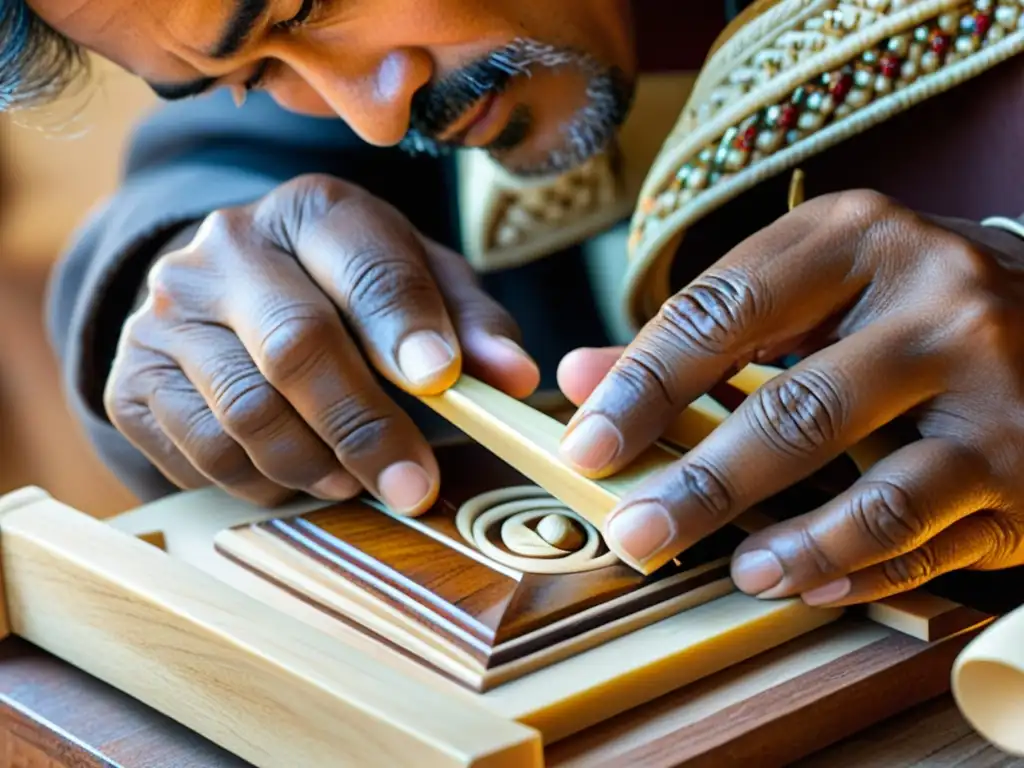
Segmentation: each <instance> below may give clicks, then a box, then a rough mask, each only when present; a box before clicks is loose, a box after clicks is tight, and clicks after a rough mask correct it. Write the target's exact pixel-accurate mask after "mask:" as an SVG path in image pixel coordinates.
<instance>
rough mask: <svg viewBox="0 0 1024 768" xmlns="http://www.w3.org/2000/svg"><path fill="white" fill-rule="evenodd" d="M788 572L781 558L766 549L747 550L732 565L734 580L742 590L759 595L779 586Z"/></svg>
mask: <svg viewBox="0 0 1024 768" xmlns="http://www.w3.org/2000/svg"><path fill="white" fill-rule="evenodd" d="M785 575H786V572H785V571H784V570H782V563H780V562H779V558H777V557H776V556H775V555H773V554H772V553H771V552H769V551H768V550H766V549H758V550H755V551H753V552H747V553H745V554H742V555H740V556H739V557H737V558H736V562H734V563H733V565H732V580H733V583H734V584H736V587H737V588H738V589H739V590H740V591H741V592H746V593H747V594H748V595H759V594H761V593H762V592H767V591H768V590H769V589H771V588H772V587H774V586H777V585H778V583H779V582H780V581H782V578H783V577H784V576H785Z"/></svg>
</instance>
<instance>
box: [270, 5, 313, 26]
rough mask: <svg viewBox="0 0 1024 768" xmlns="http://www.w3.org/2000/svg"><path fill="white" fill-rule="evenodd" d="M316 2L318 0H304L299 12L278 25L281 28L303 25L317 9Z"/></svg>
mask: <svg viewBox="0 0 1024 768" xmlns="http://www.w3.org/2000/svg"><path fill="white" fill-rule="evenodd" d="M316 4H317V0H302V7H301V8H299V12H298V13H297V14H295V16H293V17H292V18H290V19H288V21H283V22H281V23H280V24H279V25H278V27H279V28H280V29H284V30H289V29H295V28H296V27H299V26H302V24H304V23H305V22H306V20H307V19H309V17H310V16H311V15H312V14H313V11H314V10H315V9H316Z"/></svg>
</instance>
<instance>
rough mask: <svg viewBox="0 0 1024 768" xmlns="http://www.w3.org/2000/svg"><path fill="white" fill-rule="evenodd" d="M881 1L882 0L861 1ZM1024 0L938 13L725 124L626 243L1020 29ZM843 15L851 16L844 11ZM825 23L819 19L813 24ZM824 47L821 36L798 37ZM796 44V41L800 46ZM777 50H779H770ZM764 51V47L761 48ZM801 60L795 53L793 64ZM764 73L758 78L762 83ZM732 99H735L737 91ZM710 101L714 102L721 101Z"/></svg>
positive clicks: (645, 208) (645, 205)
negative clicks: (734, 179) (749, 172)
mask: <svg viewBox="0 0 1024 768" xmlns="http://www.w3.org/2000/svg"><path fill="white" fill-rule="evenodd" d="M863 1H864V2H865V4H872V5H879V4H881V3H882V2H883V0H863ZM1022 11H1024V0H1004V1H1003V2H1000V3H998V4H997V3H996V2H995V0H975V1H974V2H971V3H965V4H963V5H962V6H960V7H959V8H957V9H955V10H951V11H950V12H947V13H944V14H941V15H939V16H937V17H935V18H933V19H929V20H927V21H926V22H925V23H922V24H920V25H918V26H917V27H916V28H914V29H913V30H910V31H907V32H905V33H903V34H898V35H894V36H892V37H890V38H888V39H887V40H885V41H884V42H883V43H882V44H880V45H878V46H876V47H874V48H872V49H870V50H868V51H865V52H864V53H862V54H861V55H860V56H859V57H857V58H856V59H855V60H853V61H849V62H847V63H846V64H845V65H843V66H841V67H839V68H836V69H832V70H830V71H828V72H825V73H824V74H822V75H820V76H818V77H816V78H815V79H814V80H811V81H809V82H807V83H805V84H803V85H801V86H800V87H798V88H796V89H795V90H793V91H792V92H791V93H790V94H789V95H788V97H786V98H784V99H782V100H781V101H778V102H776V103H774V104H770V105H768V106H765V107H763V108H761V109H759V110H757V111H756V112H754V113H753V114H751V115H749V116H748V117H746V118H745V119H744V120H743V121H742V122H740V123H738V124H735V125H733V126H730V127H729V128H728V129H727V130H726V131H725V132H724V134H722V135H721V136H720V137H718V139H717V140H716V141H714V142H712V143H709V144H707V145H705V146H704V147H703V148H702V149H701V150H700V151H699V152H698V153H697V155H696V156H695V157H693V158H692V159H691V160H689V161H688V162H686V163H685V164H684V165H683V166H682V167H681V168H680V169H679V170H678V172H677V173H676V174H675V176H674V177H673V178H672V179H671V181H669V182H668V183H667V184H664V185H663V186H662V187H661V188H660V189H658V190H656V192H655V193H654V194H648V195H645V197H644V198H643V199H641V201H640V204H639V207H638V216H637V217H636V219H635V222H634V227H633V230H632V233H631V238H630V247H631V249H632V250H635V249H637V248H639V247H641V246H642V245H643V243H644V240H645V237H646V235H647V234H648V232H649V231H650V230H651V229H652V228H656V226H657V223H658V222H659V221H660V220H663V219H665V218H666V217H667V216H670V215H671V214H673V213H674V212H676V211H678V210H679V209H680V208H681V207H682V206H683V205H685V204H687V203H689V202H690V201H692V200H694V199H695V198H696V197H697V196H698V195H699V194H701V193H702V192H704V191H706V190H708V189H710V188H712V187H714V186H716V185H717V184H720V183H722V182H723V181H725V180H727V179H729V178H730V177H732V176H734V175H735V174H737V173H738V172H740V171H743V170H744V169H746V168H749V167H750V166H752V165H753V164H755V163H758V162H760V161H762V160H764V159H765V158H767V157H769V156H771V155H773V154H775V153H777V152H779V151H780V150H782V149H784V148H786V147H791V146H793V145H795V144H797V143H798V142H800V141H803V140H806V139H809V138H811V137H812V136H814V135H815V134H817V133H819V132H820V131H822V130H823V129H824V128H825V127H827V126H828V125H829V124H831V123H833V122H835V121H838V120H841V119H843V118H846V117H848V116H850V115H852V114H854V113H855V112H856V111H858V110H860V109H863V108H864V107H866V106H868V105H870V104H872V103H873V102H875V101H877V100H879V99H880V98H882V97H884V96H887V95H889V94H891V93H895V92H898V91H900V90H902V89H904V88H906V87H908V86H909V85H911V84H913V83H914V82H916V81H917V80H918V79H920V78H921V77H922V76H924V75H930V74H934V73H937V72H939V71H940V70H942V69H943V68H945V67H949V66H951V65H953V64H955V63H956V62H958V61H961V60H962V59H964V58H965V57H967V56H970V55H971V54H974V53H976V52H978V51H979V50H981V49H983V48H984V47H986V46H989V45H992V44H993V43H996V42H999V41H1001V40H1003V39H1004V38H1005V37H1006V36H1007V35H1008V34H1011V33H1020V32H1021V30H1024V15H1022ZM837 13H839V11H837V10H831V11H830V12H829V13H827V14H826V15H825V17H824V20H822V19H815V20H813V21H809V22H807V23H806V24H805V25H804V26H805V31H806V27H808V26H810V27H816V30H815V31H816V32H817V33H820V34H825V33H827V32H828V31H829V30H830V29H836V25H837V24H838V22H837V16H836V14H837ZM847 17H849V15H848V14H847ZM819 21H820V22H822V23H821V24H818V23H817V22H819ZM795 39H797V40H800V41H804V42H806V41H810V43H811V46H812V47H815V48H817V49H818V50H820V49H822V48H823V47H824V46H825V45H826V43H824V42H822V40H821V37H820V36H813V37H797V38H795ZM799 48H800V47H799V46H798V49H799ZM771 50H772V51H775V50H776V49H771ZM762 53H764V52H762ZM797 59H798V55H797V54H796V53H794V54H792V56H791V62H795V61H797ZM757 62H760V63H761V64H762V65H764V66H765V67H766V69H764V70H763V71H765V72H768V73H771V74H774V73H775V72H776V71H777V70H776V69H775V67H776V66H777V65H778V63H779V60H778V58H777V57H776V56H775V54H774V53H773V54H772V55H770V56H767V57H764V56H760V55H759V56H755V57H754V63H757ZM748 72H749V68H739V69H737V73H738V77H739V80H740V81H741V82H745V83H751V85H744V88H743V90H744V91H745V90H749V88H750V87H753V85H752V84H753V83H756V82H758V81H759V79H758V78H754V77H747V74H746V73H748ZM763 79H764V78H761V80H763ZM734 97H735V96H734ZM721 103H723V102H721V101H720V100H715V102H713V106H719V107H720V106H721Z"/></svg>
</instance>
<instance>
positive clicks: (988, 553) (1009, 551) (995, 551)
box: [978, 514, 1024, 568]
mask: <svg viewBox="0 0 1024 768" xmlns="http://www.w3.org/2000/svg"><path fill="white" fill-rule="evenodd" d="M979 523H980V524H981V525H982V526H983V530H984V534H983V537H984V540H985V541H987V542H988V545H987V546H986V547H985V551H984V553H983V554H982V556H981V558H980V559H979V562H978V565H979V566H980V567H982V568H986V567H995V568H1005V567H1007V566H1008V565H1017V564H1019V563H1020V562H1021V559H1022V555H1024V534H1022V531H1021V529H1020V526H1019V525H1017V524H1015V523H1014V522H1013V521H1012V520H1010V519H1008V518H1007V517H1006V516H1004V515H1001V514H995V515H990V516H983V517H981V518H980V520H979Z"/></svg>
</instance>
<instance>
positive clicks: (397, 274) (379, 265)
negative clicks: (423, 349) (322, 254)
mask: <svg viewBox="0 0 1024 768" xmlns="http://www.w3.org/2000/svg"><path fill="white" fill-rule="evenodd" d="M340 284H341V290H342V297H343V301H344V303H345V305H346V306H347V307H348V308H349V309H350V310H351V311H352V312H353V313H354V314H355V315H357V316H358V317H361V318H364V319H373V318H376V317H386V316H388V315H392V314H394V313H396V312H400V311H402V310H403V309H409V308H410V307H418V306H419V307H422V306H429V305H430V303H432V302H433V301H434V299H435V296H436V287H435V285H434V282H433V280H432V279H431V278H430V276H429V274H428V273H427V271H426V270H425V269H421V268H418V266H417V265H415V264H414V263H412V262H411V261H410V260H409V259H406V258H401V257H399V256H395V255H392V253H391V251H390V250H389V249H385V248H384V247H382V246H375V245H371V246H367V247H364V248H360V249H358V250H355V251H353V252H352V253H351V254H349V256H348V258H347V259H346V260H345V263H344V265H343V266H342V268H341V280H340Z"/></svg>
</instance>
